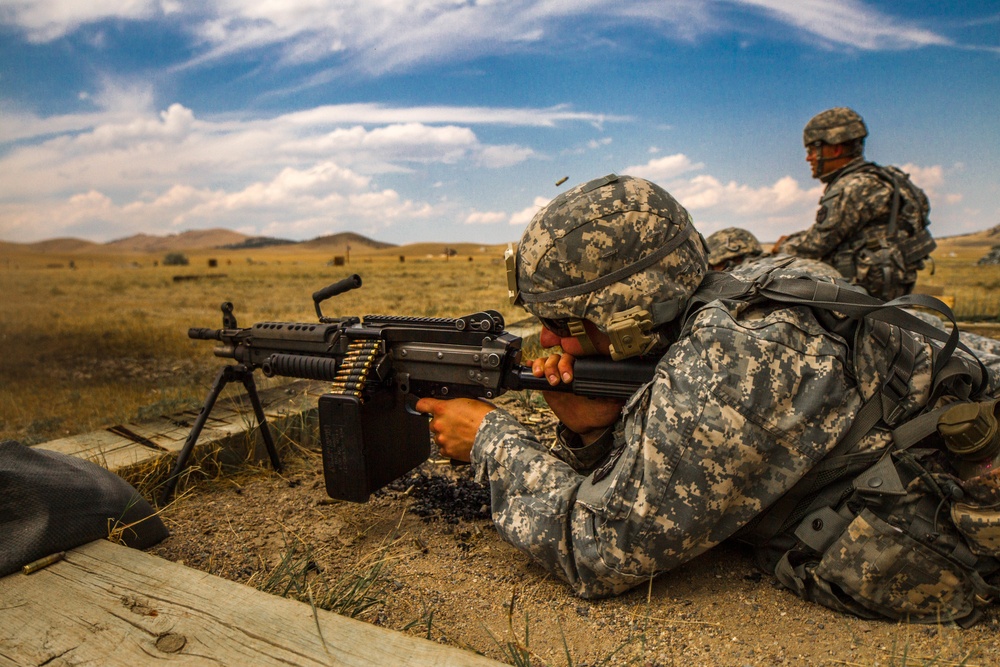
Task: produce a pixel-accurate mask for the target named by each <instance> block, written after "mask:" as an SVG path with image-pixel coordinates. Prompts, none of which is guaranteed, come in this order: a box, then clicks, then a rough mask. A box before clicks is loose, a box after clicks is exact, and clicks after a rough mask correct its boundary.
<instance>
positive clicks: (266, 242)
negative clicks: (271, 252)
mask: <svg viewBox="0 0 1000 667" xmlns="http://www.w3.org/2000/svg"><path fill="white" fill-rule="evenodd" d="M298 243H299V242H298V241H289V240H288V239H276V238H274V237H273V236H251V237H250V238H248V239H244V240H242V241H240V242H239V243H227V244H225V245H220V246H219V249H220V250H254V249H256V248H270V247H271V246H276V245H297V244H298Z"/></svg>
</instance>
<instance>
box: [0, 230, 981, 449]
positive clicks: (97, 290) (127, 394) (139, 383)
mask: <svg viewBox="0 0 1000 667" xmlns="http://www.w3.org/2000/svg"><path fill="white" fill-rule="evenodd" d="M990 245H992V240H991V239H990V237H988V236H986V233H981V234H979V235H976V236H971V237H955V238H952V239H942V240H941V241H940V242H939V250H938V252H937V253H935V257H936V262H935V267H934V271H933V274H932V272H931V271H930V270H927V271H924V272H923V274H922V275H921V278H920V283H921V284H922V285H924V286H928V287H931V288H937V289H939V290H941V291H942V292H943V293H945V294H952V295H954V296H955V297H956V308H955V309H956V312H957V314H958V315H959V317H960V318H964V319H975V320H983V319H992V320H996V318H997V315H998V314H1000V290H998V287H1000V266H978V265H977V264H976V260H978V259H979V258H980V257H982V256H983V255H985V254H986V252H987V251H988V250H989V247H990ZM454 247H455V248H456V249H457V250H458V252H459V254H458V255H457V256H453V257H450V258H445V256H444V255H443V254H441V251H442V249H443V246H441V245H438V244H423V245H419V246H406V247H405V248H387V249H384V250H377V251H373V250H368V249H365V250H364V251H363V252H357V251H356V252H354V253H352V255H351V258H350V259H351V261H350V263H349V264H348V265H345V266H330V265H329V264H330V260H331V258H332V257H333V256H334V255H335V254H341V253H338V251H337V249H331V248H318V249H302V248H301V247H298V246H292V247H288V246H284V247H276V248H267V249H256V250H252V251H250V250H240V251H220V250H210V251H209V250H204V251H192V252H188V253H186V254H187V256H188V258H189V259H190V264H189V265H187V266H164V265H163V263H162V259H163V256H162V255H152V254H132V255H126V254H109V253H100V252H87V253H79V252H77V253H73V252H67V253H53V252H47V253H36V252H26V251H24V250H23V249H21V248H18V247H16V246H9V245H7V246H2V247H0V290H2V293H3V295H4V298H3V300H2V301H0V342H2V345H3V352H4V353H3V354H2V355H0V377H2V378H3V383H2V385H0V438H14V439H17V440H21V441H22V442H25V443H36V442H41V441H45V440H48V439H52V438H57V437H62V436H64V435H69V434H74V433H81V432H87V431H90V430H95V429H99V428H103V427H105V426H110V425H114V424H119V423H123V422H127V421H130V420H135V419H142V418H144V417H150V416H156V415H159V414H165V413H170V412H176V411H178V410H180V409H183V408H188V407H194V406H197V405H199V404H200V403H201V402H202V401H203V400H204V396H205V393H206V392H207V390H208V387H209V384H210V382H211V379H212V377H213V375H214V373H215V372H216V370H217V369H218V368H219V366H220V364H222V363H223V360H221V359H218V358H216V357H214V356H213V355H212V349H211V348H212V345H211V344H210V343H208V342H205V341H192V340H190V339H188V338H187V335H186V333H187V329H188V328H189V327H192V326H197V327H220V326H221V316H220V311H219V304H220V303H222V302H223V301H231V302H232V303H233V304H234V306H235V314H236V316H237V318H238V321H239V323H240V324H241V325H242V326H249V325H251V324H253V323H254V322H258V321H262V320H286V321H303V322H311V321H314V320H315V317H316V315H315V311H314V308H313V305H312V299H311V294H312V293H313V292H314V291H316V290H317V289H320V288H321V287H325V286H326V285H328V284H330V283H332V282H334V281H336V280H339V279H341V278H344V277H346V276H347V275H350V274H351V273H358V274H359V275H361V277H362V280H363V283H364V284H363V287H362V288H361V289H359V290H354V291H352V292H349V293H347V294H343V295H340V296H338V297H335V298H334V299H332V300H330V301H328V302H327V303H326V304H324V313H325V314H327V315H365V314H369V313H393V314H400V315H420V316H460V315H465V314H468V313H471V312H475V311H478V310H484V309H493V310H498V311H500V312H501V313H502V314H503V315H504V317H505V318H506V319H507V321H508V322H514V321H517V320H519V319H521V318H522V317H524V316H525V314H524V312H523V311H521V310H520V309H515V308H512V307H511V306H510V305H509V304H508V302H507V299H506V282H505V276H504V270H503V265H502V261H501V256H502V252H503V248H502V247H501V246H492V247H486V248H480V247H478V246H475V245H472V244H467V245H458V246H454ZM401 256H402V257H404V258H405V261H400V257H401ZM209 260H215V264H216V266H215V267H214V268H213V267H210V266H209ZM71 267H73V268H71ZM175 276H198V279H195V280H183V281H175V280H174V277H175ZM260 380H261V381H263V380H264V379H263V378H260ZM263 384H264V383H263V382H262V385H263ZM265 386H266V385H265Z"/></svg>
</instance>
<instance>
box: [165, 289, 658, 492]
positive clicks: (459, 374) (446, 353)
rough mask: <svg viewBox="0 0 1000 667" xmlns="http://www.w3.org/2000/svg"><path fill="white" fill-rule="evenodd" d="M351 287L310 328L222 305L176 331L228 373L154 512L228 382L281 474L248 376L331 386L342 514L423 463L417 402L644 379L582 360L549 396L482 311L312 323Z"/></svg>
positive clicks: (609, 386) (616, 385) (333, 463)
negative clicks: (243, 322)
mask: <svg viewBox="0 0 1000 667" xmlns="http://www.w3.org/2000/svg"><path fill="white" fill-rule="evenodd" d="M357 287H361V277H360V276H358V275H356V274H355V275H353V276H350V277H349V278H345V279H344V280H341V281H339V282H336V283H334V284H332V285H329V286H328V287H326V288H324V289H321V290H319V291H318V292H315V293H313V295H312V298H313V302H314V304H315V306H316V315H317V317H318V318H319V321H318V322H316V323H299V322H259V323H257V324H254V325H253V326H252V327H249V328H240V327H239V326H238V325H237V323H236V317H235V316H234V315H233V305H232V304H231V303H229V302H226V303H223V304H222V327H223V328H221V329H201V328H192V329H189V330H188V336H189V337H191V338H194V339H198V340H215V341H219V342H220V343H221V345H219V346H218V347H216V348H215V355H216V356H217V357H223V358H227V359H233V360H235V361H236V363H235V364H233V365H229V366H225V367H223V368H222V369H221V370H220V371H219V374H218V375H217V376H216V379H215V382H214V383H213V385H212V389H211V391H210V392H209V394H208V397H207V398H206V399H205V404H204V406H203V407H202V409H201V412H200V413H199V415H198V418H197V419H196V420H195V423H194V425H193V426H192V428H191V432H190V434H189V435H188V438H187V440H186V441H185V443H184V447H183V448H182V449H181V451H180V454H179V455H178V457H177V462H176V463H175V465H174V469H173V471H172V473H171V475H170V478H169V479H168V480H167V484H166V486H165V489H164V492H163V502H164V503H165V502H167V501H168V500H169V498H170V496H171V495H172V494H173V491H174V487H175V486H176V484H177V480H178V477H179V475H180V474H181V473H182V472H183V471H184V469H185V467H186V466H187V462H188V458H189V457H190V455H191V451H192V450H193V449H194V445H195V443H196V442H197V440H198V436H199V435H200V433H201V430H202V428H203V427H204V425H205V421H206V420H207V419H208V417H209V414H210V413H211V411H212V407H213V406H214V405H215V401H216V399H217V398H218V397H219V394H220V393H221V392H222V389H223V388H224V387H225V386H226V384H228V383H229V382H235V381H237V380H238V381H240V382H242V383H243V385H244V387H246V390H247V394H248V396H249V399H250V403H251V405H252V406H253V409H254V413H255V415H256V417H257V422H258V423H259V425H260V432H261V436H262V438H263V440H264V444H265V446H266V448H267V452H268V455H269V458H270V460H271V465H272V466H273V467H274V468H275V469H276V470H279V471H280V470H281V460H280V458H279V457H278V453H277V449H276V448H275V445H274V441H273V439H272V438H271V434H270V429H269V428H268V425H267V421H266V418H265V416H264V410H263V408H262V406H261V403H260V398H259V396H258V394H257V389H256V385H255V384H254V380H253V373H254V371H256V370H257V369H260V370H261V371H262V372H263V373H264V375H266V376H268V377H271V376H282V377H294V378H303V379H311V380H322V381H326V382H330V383H331V384H330V389H329V392H328V393H326V394H324V395H322V396H321V397H320V398H319V426H320V440H321V443H322V451H323V475H324V478H325V482H326V492H327V494H329V495H330V497H331V498H336V499H340V500H349V501H353V502H366V501H367V500H368V498H369V496H370V495H371V494H372V493H373V492H375V491H377V490H378V489H380V488H382V487H383V486H385V485H386V484H388V483H390V482H392V481H393V480H395V479H397V478H399V477H401V476H403V475H405V474H406V473H407V472H409V471H410V470H412V469H413V468H415V467H416V466H418V465H420V464H421V463H423V462H424V461H425V460H426V459H427V458H428V456H429V455H430V439H429V430H428V421H429V417H428V416H427V415H425V414H421V413H419V412H416V411H415V410H414V409H413V407H412V403H414V402H415V401H416V399H417V398H422V397H425V396H432V397H435V398H458V397H466V398H486V399H492V398H496V397H498V396H500V395H501V394H503V393H505V392H507V391H511V390H514V391H516V390H522V389H538V390H545V391H565V392H572V393H574V394H577V395H580V396H588V397H595V398H596V397H608V398H621V399H625V398H628V397H629V396H631V395H632V394H633V393H635V391H636V390H637V389H639V388H640V387H641V386H642V385H643V384H645V383H646V382H648V381H649V380H650V379H651V378H652V376H653V368H654V366H655V361H648V360H626V361H611V360H610V359H608V358H606V357H584V358H581V359H577V360H576V362H575V365H574V371H573V374H574V379H573V382H572V383H569V384H560V385H558V386H556V387H552V386H550V385H549V383H548V382H547V381H546V380H545V378H536V377H535V376H534V375H532V374H531V369H530V367H527V366H522V365H521V338H520V337H518V336H516V335H514V334H512V333H509V332H507V331H505V329H504V320H503V317H502V316H501V315H500V313H498V312H496V311H492V310H488V311H484V312H480V313H474V314H472V315H467V316H465V317H458V318H454V319H451V318H432V317H406V316H397V315H366V316H365V317H364V318H358V317H326V316H324V315H323V312H322V310H321V308H320V303H322V302H323V301H325V300H326V299H329V298H330V297H332V296H335V295H337V294H341V293H343V292H346V291H348V290H352V289H355V288H357Z"/></svg>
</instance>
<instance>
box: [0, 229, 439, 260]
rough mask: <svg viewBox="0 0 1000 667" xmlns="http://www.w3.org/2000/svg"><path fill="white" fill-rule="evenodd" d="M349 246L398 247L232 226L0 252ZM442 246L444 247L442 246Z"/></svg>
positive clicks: (15, 246) (1, 244)
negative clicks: (265, 232) (236, 229)
mask: <svg viewBox="0 0 1000 667" xmlns="http://www.w3.org/2000/svg"><path fill="white" fill-rule="evenodd" d="M347 245H350V246H351V250H352V251H358V252H359V253H361V254H364V253H367V252H374V251H378V250H385V249H388V248H396V247H398V246H397V245H396V244H394V243H385V242H382V241H376V240H374V239H370V238H368V237H366V236H362V235H361V234H355V233H354V232H341V233H339V234H331V235H329V236H320V237H319V238H315V239H312V240H311V241H289V240H287V239H279V238H273V237H270V236H247V235H246V234H241V233H239V232H234V231H232V230H230V229H199V230H189V231H186V232H181V233H179V234H167V235H165V236H156V235H153V234H135V235H133V236H128V237H125V238H121V239H115V240H114V241H108V242H107V243H94V242H93V241H85V240H83V239H77V238H56V239H47V240H45V241H37V242H35V243H11V242H7V241H0V251H2V252H5V253H14V252H24V251H26V252H36V253H40V254H76V253H81V254H85V253H115V252H122V253H165V252H187V251H191V250H211V249H216V248H219V249H224V250H252V249H257V248H267V247H270V246H300V247H302V248H304V249H310V250H324V251H328V252H343V251H344V250H345V249H346V247H347ZM442 247H444V246H443V245H442Z"/></svg>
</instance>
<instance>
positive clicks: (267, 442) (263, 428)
mask: <svg viewBox="0 0 1000 667" xmlns="http://www.w3.org/2000/svg"><path fill="white" fill-rule="evenodd" d="M240 379H242V380H243V386H244V387H246V390H247V395H248V396H249V397H250V405H252V406H253V412H254V414H255V415H257V425H258V426H259V427H260V437H262V438H263V439H264V446H265V447H266V448H267V455H268V456H269V457H270V458H271V467H272V468H274V470H275V471H276V472H281V471H282V469H283V467H282V465H281V458H280V457H279V456H278V448H277V447H275V446H274V440H273V439H272V438H271V428H270V426H268V424H267V417H266V416H265V415H264V407H263V406H262V405H261V404H260V396H259V395H258V394H257V384H256V383H255V382H254V381H253V371H249V370H245V371H243V373H242V377H241V378H240Z"/></svg>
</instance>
